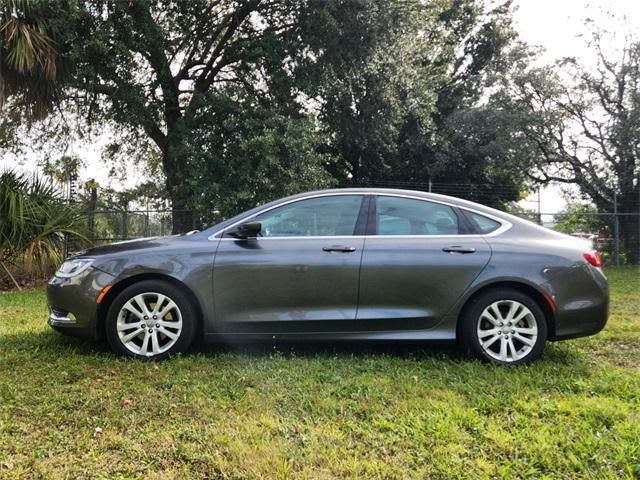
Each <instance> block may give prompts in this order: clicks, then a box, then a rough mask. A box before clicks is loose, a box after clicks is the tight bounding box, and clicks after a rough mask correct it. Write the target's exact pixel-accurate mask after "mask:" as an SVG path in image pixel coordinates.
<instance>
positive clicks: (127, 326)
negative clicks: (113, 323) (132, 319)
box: [117, 322, 140, 332]
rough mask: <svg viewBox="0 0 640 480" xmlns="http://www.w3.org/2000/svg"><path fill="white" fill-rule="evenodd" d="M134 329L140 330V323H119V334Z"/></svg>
mask: <svg viewBox="0 0 640 480" xmlns="http://www.w3.org/2000/svg"><path fill="white" fill-rule="evenodd" d="M132 328H135V329H138V328H140V323H139V322H136V323H118V325H117V329H118V331H119V332H126V331H127V330H131V329H132Z"/></svg>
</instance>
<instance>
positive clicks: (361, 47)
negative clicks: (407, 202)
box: [2, 0, 524, 232]
mask: <svg viewBox="0 0 640 480" xmlns="http://www.w3.org/2000/svg"><path fill="white" fill-rule="evenodd" d="M46 3H48V7H47V8H49V9H50V10H52V11H49V12H48V14H47V15H46V19H47V21H46V24H45V25H43V27H42V32H43V35H46V36H47V38H48V39H49V40H50V41H49V42H48V44H49V45H53V46H54V49H53V57H52V58H53V61H54V62H55V65H56V70H55V71H56V76H55V82H53V84H54V86H55V91H56V96H55V97H54V98H59V104H60V108H61V109H62V110H64V111H69V110H73V111H75V112H78V113H79V114H80V115H81V116H82V117H83V118H84V119H85V120H86V121H87V122H94V123H98V124H105V123H109V122H111V123H115V124H116V125H118V126H119V128H118V130H119V131H121V132H123V135H124V136H125V138H126V140H127V141H126V143H128V144H129V148H133V150H135V151H137V152H139V153H143V154H144V158H148V159H149V163H151V164H153V163H155V162H156V161H157V162H159V163H160V165H161V167H162V168H161V170H162V172H163V175H164V179H165V185H166V192H167V194H168V196H169V198H170V199H171V205H172V208H173V217H174V218H173V228H174V231H176V232H177V231H185V230H189V229H191V228H192V226H193V219H192V218H191V217H190V215H188V214H185V211H186V210H191V209H193V208H201V206H202V199H203V198H210V196H207V195H213V193H211V192H210V191H208V190H207V189H206V187H207V185H209V184H216V185H220V186H222V187H225V186H226V185H229V184H231V182H229V181H228V180H229V178H231V175H230V172H231V168H236V167H237V166H243V167H245V166H247V165H250V167H251V168H249V169H245V170H242V171H243V174H242V176H241V178H245V179H248V180H249V181H250V183H248V184H246V185H249V186H248V187H247V188H248V189H249V190H250V192H249V193H248V195H246V196H245V197H246V199H250V201H251V202H253V201H258V200H262V199H268V198H267V197H270V196H272V195H276V194H277V193H279V192H280V193H282V192H287V191H291V190H292V189H293V188H307V187H309V186H313V185H324V184H326V178H325V177H324V176H323V175H322V172H321V169H319V168H318V167H319V166H322V168H323V169H326V170H327V171H328V172H329V173H330V174H331V176H332V177H333V178H334V179H335V180H336V182H337V183H339V184H346V183H350V184H361V183H367V184H379V183H382V182H392V181H403V182H419V183H422V184H426V182H427V180H428V179H429V178H433V177H435V178H436V179H438V180H439V181H441V182H453V181H457V182H463V181H467V182H468V175H469V174H471V175H473V176H474V181H481V182H485V183H486V187H485V188H484V190H486V191H493V192H494V193H495V195H493V196H492V198H491V203H495V204H500V203H503V202H505V201H507V200H511V199H513V198H515V196H517V192H518V191H519V190H520V189H521V188H520V186H521V184H522V182H523V179H524V176H523V175H522V174H519V172H521V171H520V170H517V169H514V168H512V164H511V162H512V161H513V159H514V158H517V157H518V150H517V146H518V144H517V143H515V142H511V143H509V144H508V145H505V142H503V139H504V138H508V135H506V134H504V133H501V132H497V129H494V130H492V129H491V125H492V124H493V123H495V122H487V119H488V118H489V119H492V118H496V117H497V116H498V114H499V112H498V111H495V110H492V111H489V110H487V109H486V108H485V109H484V110H482V111H480V110H478V106H479V104H480V103H481V100H482V98H483V92H484V91H485V88H486V85H487V81H488V80H489V79H490V73H491V72H494V71H495V70H496V68H497V67H498V66H499V65H500V62H501V59H502V58H503V56H504V53H505V52H506V51H507V50H508V47H509V45H510V44H511V43H512V42H513V40H514V38H515V36H514V33H513V31H512V29H511V27H510V14H511V13H510V12H511V11H510V2H508V1H506V2H504V3H502V4H500V5H499V6H498V7H496V8H494V9H493V10H489V11H488V10H487V9H486V8H485V7H484V3H483V2H481V1H480V0H463V1H459V2H388V1H386V0H327V1H325V2H316V1H311V0H306V1H297V0H285V1H272V0H242V1H235V0H224V1H211V0H193V1H189V2H174V1H170V0H158V1H151V0H137V1H135V2H127V1H121V0H83V1H74V2H71V1H69V0H66V1H65V0H58V1H55V2H46ZM43 8H44V7H43ZM45 13H47V12H45ZM53 13H55V14H53ZM4 18H5V19H6V18H9V19H10V20H11V19H13V18H19V19H21V21H22V22H23V24H29V25H40V23H42V22H41V19H42V18H45V15H44V14H43V10H39V9H32V8H30V7H29V8H27V7H26V6H25V5H24V4H23V3H20V2H16V3H15V5H14V6H13V7H12V10H11V11H10V12H9V13H6V12H5V13H4ZM38 22H40V23H38ZM2 48H4V49H5V51H11V44H9V43H6V42H5V43H4V44H3V47H2ZM49 53H51V52H49ZM7 68H8V69H9V73H12V74H13V73H16V72H17V70H16V67H15V66H11V65H10V66H8V67H7ZM41 77H42V78H45V79H46V78H49V77H46V76H41ZM11 85H12V89H9V90H8V92H9V93H10V94H11V93H13V94H14V95H15V94H19V93H20V91H21V90H20V88H26V89H27V90H29V85H30V83H29V82H24V83H23V84H22V85H23V87H19V86H18V84H17V83H15V84H11ZM48 98H49V100H51V97H48ZM21 100H23V101H24V102H25V103H27V104H30V102H31V101H32V100H33V98H27V97H25V98H22V99H21ZM40 100H43V101H44V100H45V99H40ZM18 103H19V102H18ZM229 106H232V107H231V108H230V107H229ZM237 108H241V109H244V110H246V112H240V111H239V110H237ZM214 109H217V110H214ZM226 112H230V114H231V115H232V116H231V118H230V120H233V121H237V122H239V124H241V125H243V126H242V127H241V128H239V131H238V132H234V131H233V130H230V129H228V128H227V127H219V126H218V124H213V123H211V121H210V119H213V118H215V119H216V121H217V122H221V121H223V120H224V119H223V117H222V114H224V113H226ZM245 113H246V114H245ZM256 122H263V124H264V128H262V125H261V124H258V123H256ZM200 123H202V124H207V125H209V126H210V128H211V129H213V131H215V132H217V134H223V133H224V134H225V135H231V137H230V140H229V142H225V141H220V139H219V138H218V139H214V136H213V133H211V134H209V133H207V132H203V130H202V128H200V127H199V124H200ZM228 123H229V124H231V121H230V122H228ZM248 125H254V126H256V128H257V131H256V132H252V131H250V130H249V129H248V128H246V126H248ZM499 125H500V127H503V126H504V125H509V122H507V121H501V122H500V123H499ZM240 132H242V133H240ZM279 135H282V137H281V138H278V136H279ZM283 139H289V140H295V145H296V151H297V152H300V155H298V154H293V153H294V152H293V150H292V148H291V145H293V143H287V141H283ZM496 139H497V140H496ZM262 141H266V142H267V143H266V145H267V146H266V147H265V148H260V146H261V144H259V143H258V142H262ZM201 142H204V143H205V144H204V145H201ZM252 142H253V143H252ZM207 143H208V144H209V145H215V146H216V148H208V146H207V145H206V144H207ZM150 145H152V146H153V148H149V147H150ZM229 145H231V146H234V148H227V147H228V146H229ZM239 145H253V146H254V150H253V151H252V152H249V151H248V150H247V149H246V148H245V147H243V148H236V147H237V146H239ZM201 146H207V148H200V147H201ZM119 149H120V147H117V146H116V148H114V149H113V150H112V151H113V152H116V151H119ZM282 151H285V152H287V153H286V155H289V156H288V157H287V156H286V155H285V157H286V158H284V159H283V161H282V165H281V166H276V163H274V162H277V161H279V160H277V154H276V152H282ZM278 154H279V153H278ZM235 155H237V156H235ZM243 156H244V157H243ZM248 157H251V158H252V161H251V162H248V161H247V160H248ZM312 157H315V158H312ZM152 166H153V165H152ZM282 166H286V174H285V175H284V178H289V179H299V178H303V179H305V181H304V182H297V183H293V184H291V188H280V189H275V188H265V184H266V183H267V182H264V181H263V182H262V183H259V182H257V183H256V182H254V180H255V179H256V176H255V175H256V174H257V173H259V175H262V178H263V180H264V178H266V177H265V175H267V172H268V174H269V175H271V174H278V175H281V176H282V174H283V169H282V168H281V167H282ZM213 172H216V178H215V179H213V178H212V174H213ZM248 172H252V173H251V175H249V174H248ZM302 172H307V173H305V174H302ZM313 172H315V173H313ZM312 173H313V175H316V177H314V179H312V180H313V181H308V180H310V179H309V176H308V175H307V174H309V175H310V174H312ZM222 178H225V179H227V180H226V181H224V182H223V181H221V179H222ZM234 178H235V177H234ZM205 179H206V181H205ZM251 182H253V183H251ZM235 185H240V184H238V183H236V184H235ZM277 185H278V186H280V187H282V186H283V185H284V184H283V183H279V184H277ZM241 188H245V184H243V185H242V187H241ZM221 191H222V190H219V191H218V193H219V192H221ZM203 192H204V196H203V195H202V193H203ZM215 195H217V197H216V198H221V199H226V198H228V197H226V196H222V195H218V194H215ZM475 195H477V193H475V192H466V191H465V192H464V196H468V197H469V198H475V199H478V198H477V197H476V196H475ZM241 197H243V196H242V195H234V198H236V199H237V202H236V203H237V205H243V204H245V203H246V202H248V201H249V200H246V201H245V199H243V198H241ZM243 202H244V203H243ZM223 209H227V207H226V206H225V207H224V208H223Z"/></svg>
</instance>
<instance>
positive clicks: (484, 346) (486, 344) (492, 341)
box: [482, 335, 500, 348]
mask: <svg viewBox="0 0 640 480" xmlns="http://www.w3.org/2000/svg"><path fill="white" fill-rule="evenodd" d="M499 338H500V335H494V336H493V337H491V338H490V339H489V340H487V341H486V342H484V343H483V344H482V348H489V347H490V346H491V345H493V344H494V343H496V340H498V339H499Z"/></svg>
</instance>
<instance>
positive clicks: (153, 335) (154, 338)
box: [151, 330, 160, 355]
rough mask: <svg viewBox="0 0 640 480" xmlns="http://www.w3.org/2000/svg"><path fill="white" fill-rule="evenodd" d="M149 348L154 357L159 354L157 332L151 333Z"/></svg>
mask: <svg viewBox="0 0 640 480" xmlns="http://www.w3.org/2000/svg"><path fill="white" fill-rule="evenodd" d="M151 348H152V351H153V354H154V355H157V354H158V353H160V342H158V331H157V330H154V331H153V333H151Z"/></svg>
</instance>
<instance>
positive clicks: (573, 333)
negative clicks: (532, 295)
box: [549, 265, 609, 340]
mask: <svg viewBox="0 0 640 480" xmlns="http://www.w3.org/2000/svg"><path fill="white" fill-rule="evenodd" d="M550 286H551V288H550V290H551V291H552V292H554V293H553V294H552V296H553V298H554V300H555V301H556V304H557V310H556V312H555V322H554V323H555V325H554V327H555V328H554V331H553V332H550V336H549V340H567V339H570V338H577V337H586V336H589V335H595V334H596V333H598V332H600V331H601V330H602V329H603V328H604V327H605V325H606V324H607V320H608V318H609V285H608V282H607V278H606V277H605V276H604V274H603V273H602V270H600V269H599V268H595V267H592V266H590V265H586V266H584V267H583V268H580V269H578V270H574V271H573V272H571V277H570V278H560V279H556V280H554V281H553V282H552V285H550Z"/></svg>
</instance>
